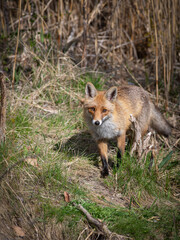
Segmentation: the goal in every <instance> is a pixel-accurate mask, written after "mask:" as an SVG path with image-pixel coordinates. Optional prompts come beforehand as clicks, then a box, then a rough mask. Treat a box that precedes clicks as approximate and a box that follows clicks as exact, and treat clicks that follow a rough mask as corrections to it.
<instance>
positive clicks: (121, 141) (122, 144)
mask: <svg viewBox="0 0 180 240" xmlns="http://www.w3.org/2000/svg"><path fill="white" fill-rule="evenodd" d="M125 138H126V137H125V134H123V135H121V136H119V137H118V138H117V146H118V152H117V167H119V165H120V163H121V158H122V156H123V154H124V150H125Z"/></svg>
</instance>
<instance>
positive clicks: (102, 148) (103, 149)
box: [98, 141, 109, 177]
mask: <svg viewBox="0 0 180 240" xmlns="http://www.w3.org/2000/svg"><path fill="white" fill-rule="evenodd" d="M98 148H99V153H100V156H101V161H102V166H103V169H102V176H103V177H105V176H108V175H109V170H108V144H107V142H105V141H98Z"/></svg>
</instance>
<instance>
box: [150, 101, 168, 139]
mask: <svg viewBox="0 0 180 240" xmlns="http://www.w3.org/2000/svg"><path fill="white" fill-rule="evenodd" d="M151 104H152V107H151V110H152V112H151V127H152V128H153V129H154V130H156V131H157V133H159V134H161V135H163V136H165V137H168V136H169V135H170V134H171V125H170V124H169V123H168V121H167V120H166V119H165V118H164V117H163V115H162V114H161V112H160V111H159V109H158V108H157V107H156V106H155V105H154V104H153V103H151Z"/></svg>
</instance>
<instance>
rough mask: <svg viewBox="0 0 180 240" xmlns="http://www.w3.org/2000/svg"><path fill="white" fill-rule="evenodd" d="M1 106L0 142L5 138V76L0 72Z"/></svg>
mask: <svg viewBox="0 0 180 240" xmlns="http://www.w3.org/2000/svg"><path fill="white" fill-rule="evenodd" d="M0 89H1V106H0V143H3V142H5V139H6V83H5V76H4V74H2V73H1V72H0Z"/></svg>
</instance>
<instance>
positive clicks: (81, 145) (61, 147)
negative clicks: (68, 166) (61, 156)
mask: <svg viewBox="0 0 180 240" xmlns="http://www.w3.org/2000/svg"><path fill="white" fill-rule="evenodd" d="M54 150H56V151H60V152H61V151H62V152H66V153H67V154H68V155H70V156H86V157H87V158H89V159H90V160H92V161H93V162H94V164H95V165H98V156H99V154H98V148H97V145H96V142H95V141H94V140H93V138H92V137H91V135H90V133H89V132H88V131H83V132H80V133H77V134H75V135H73V136H72V137H71V138H69V139H68V140H67V141H66V142H59V143H56V144H55V146H54Z"/></svg>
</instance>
